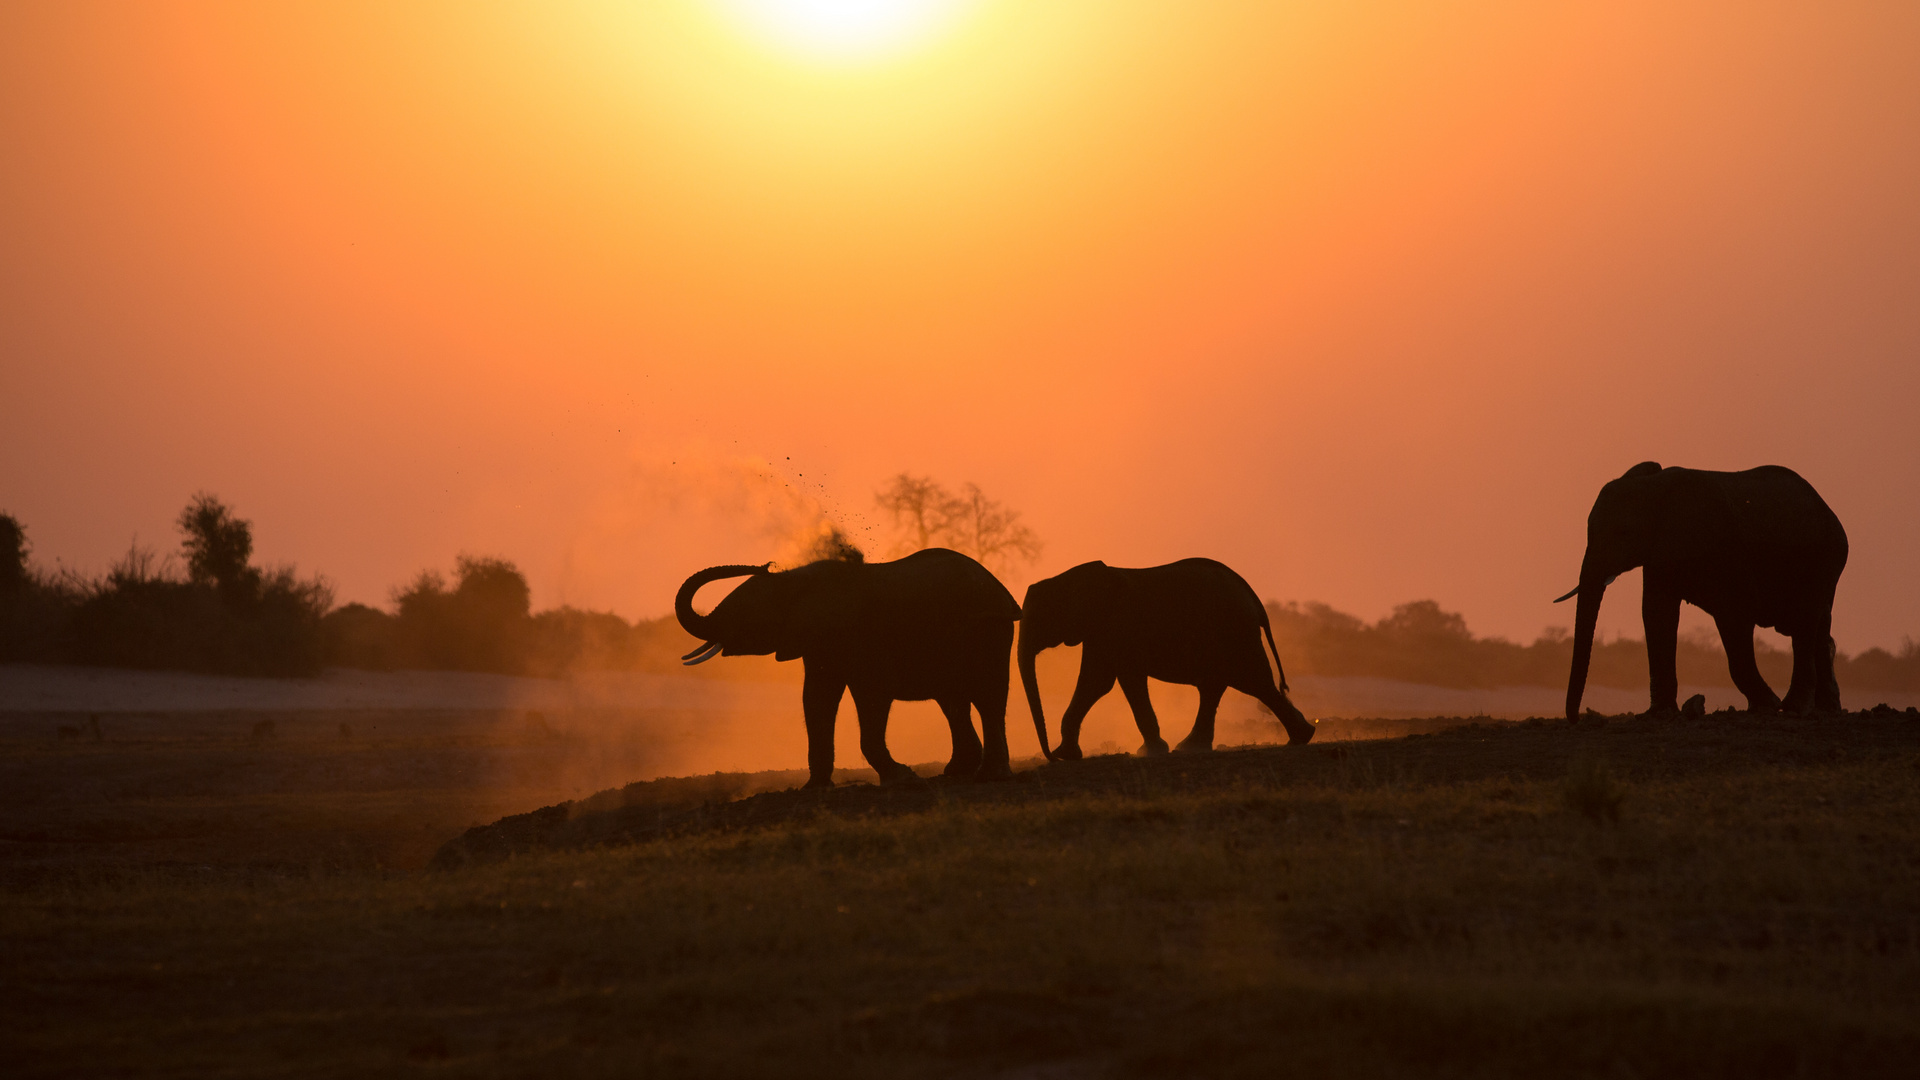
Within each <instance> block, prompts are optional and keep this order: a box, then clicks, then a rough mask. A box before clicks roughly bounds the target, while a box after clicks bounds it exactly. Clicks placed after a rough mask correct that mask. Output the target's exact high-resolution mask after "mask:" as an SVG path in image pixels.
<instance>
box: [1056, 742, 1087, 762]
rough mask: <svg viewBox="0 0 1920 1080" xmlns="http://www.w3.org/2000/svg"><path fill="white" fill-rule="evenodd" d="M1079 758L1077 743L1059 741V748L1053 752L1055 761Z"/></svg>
mask: <svg viewBox="0 0 1920 1080" xmlns="http://www.w3.org/2000/svg"><path fill="white" fill-rule="evenodd" d="M1080 758H1081V754H1080V744H1079V743H1061V744H1060V748H1059V749H1057V750H1055V751H1054V752H1053V759H1054V760H1055V761H1079V760H1080Z"/></svg>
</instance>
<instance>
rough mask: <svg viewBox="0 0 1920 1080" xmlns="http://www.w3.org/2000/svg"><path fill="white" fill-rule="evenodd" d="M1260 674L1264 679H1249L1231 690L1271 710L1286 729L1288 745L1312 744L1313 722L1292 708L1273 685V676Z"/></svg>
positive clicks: (1288, 701)
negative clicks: (1255, 699)
mask: <svg viewBox="0 0 1920 1080" xmlns="http://www.w3.org/2000/svg"><path fill="white" fill-rule="evenodd" d="M1261 674H1262V675H1263V676H1264V677H1263V678H1261V679H1260V680H1259V681H1257V682H1256V681H1253V680H1251V679H1249V680H1247V681H1246V683H1245V685H1242V684H1239V683H1235V684H1233V688H1234V689H1235V690H1238V691H1240V692H1241V693H1243V694H1248V695H1251V696H1253V697H1255V698H1258V699H1259V701H1260V704H1262V705H1265V706H1266V707H1267V708H1268V709H1271V710H1272V711H1273V715H1275V716H1277V717H1279V718H1280V726H1281V727H1284V728H1286V729H1287V743H1288V745H1292V744H1293V743H1309V742H1312V741H1313V733H1314V732H1315V731H1316V730H1318V729H1316V728H1315V727H1314V726H1313V722H1312V721H1311V720H1308V719H1307V718H1306V717H1305V716H1304V715H1302V714H1301V712H1300V710H1299V709H1296V708H1294V707H1293V701H1292V700H1291V699H1289V698H1288V697H1287V692H1286V691H1284V690H1282V689H1280V688H1279V687H1277V686H1275V685H1273V676H1271V675H1267V674H1266V673H1265V672H1262V673H1261Z"/></svg>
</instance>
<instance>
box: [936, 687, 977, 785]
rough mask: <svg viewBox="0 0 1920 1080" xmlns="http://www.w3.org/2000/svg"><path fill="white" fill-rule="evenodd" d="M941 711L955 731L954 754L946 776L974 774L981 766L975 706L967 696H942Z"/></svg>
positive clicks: (948, 761) (948, 724)
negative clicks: (975, 731) (974, 724)
mask: <svg viewBox="0 0 1920 1080" xmlns="http://www.w3.org/2000/svg"><path fill="white" fill-rule="evenodd" d="M940 711H941V712H943V713H945V714H946V716H947V728H948V729H949V730H950V731H952V732H953V756H952V757H951V758H949V759H948V760H947V768H946V771H945V772H944V773H943V774H942V775H945V776H972V775H973V774H974V773H975V772H977V771H978V770H979V768H980V737H979V736H978V735H976V734H974V732H973V707H972V706H971V705H969V704H968V702H967V699H966V698H941V699H940Z"/></svg>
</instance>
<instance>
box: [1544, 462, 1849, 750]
mask: <svg viewBox="0 0 1920 1080" xmlns="http://www.w3.org/2000/svg"><path fill="white" fill-rule="evenodd" d="M1846 565H1847V531H1846V530H1845V529H1843V528H1841V527H1840V519H1839V518H1838V517H1835V516H1834V513H1833V511H1832V510H1831V509H1829V508H1828V506H1827V504H1826V501H1825V500H1823V499H1821V498H1820V493H1819V492H1817V491H1815V490H1813V485H1812V484H1809V483H1807V482H1806V481H1805V480H1803V479H1801V478H1800V476H1799V474H1798V473H1795V472H1794V471H1793V470H1792V469H1786V468H1782V467H1780V466H1778V465H1762V466H1761V467H1759V468H1757V469H1748V470H1746V471H1745V472H1709V471H1706V470H1703V469H1680V468H1666V469H1663V468H1661V467H1660V464H1659V463H1658V462H1654V461H1643V462H1641V463H1640V464H1638V465H1635V466H1634V467H1633V468H1631V469H1628V470H1627V471H1626V473H1625V474H1624V475H1622V476H1621V477H1620V478H1619V479H1618V480H1614V481H1612V482H1611V483H1609V484H1607V485H1606V486H1605V487H1603V488H1601V489H1600V497H1599V498H1597V499H1595V500H1594V502H1593V512H1592V513H1590V514H1588V515H1587V554H1586V557H1585V558H1584V559H1583V560H1582V561H1581V563H1580V584H1579V585H1578V586H1576V587H1575V588H1574V590H1573V591H1572V592H1570V593H1568V594H1567V595H1566V596H1562V597H1560V600H1565V599H1567V598H1568V597H1572V596H1578V597H1579V598H1580V601H1579V604H1578V606H1577V608H1576V610H1575V613H1574V632H1573V670H1572V672H1571V673H1570V674H1569V675H1568V677H1567V717H1568V718H1569V719H1572V718H1575V717H1577V716H1578V715H1579V713H1580V697H1581V695H1582V694H1583V693H1584V692H1585V690H1586V685H1587V666H1588V664H1589V663H1590V662H1591V661H1592V659H1593V632H1594V623H1595V621H1596V620H1597V619H1598V618H1599V617H1600V598H1601V595H1602V594H1603V593H1605V592H1606V588H1607V586H1608V585H1610V584H1612V583H1613V579H1614V578H1616V577H1618V576H1620V575H1621V574H1623V573H1625V572H1627V571H1628V570H1632V569H1633V568H1635V567H1641V568H1642V569H1643V570H1644V574H1643V580H1642V597H1641V601H1640V616H1641V618H1642V619H1643V620H1644V621H1645V624H1646V635H1647V667H1648V669H1649V671H1650V673H1651V681H1652V686H1651V688H1650V690H1651V703H1650V706H1649V712H1652V713H1667V712H1672V711H1674V710H1675V699H1676V698H1677V697H1678V695H1679V687H1680V681H1679V678H1678V677H1677V675H1676V673H1675V670H1674V648H1675V645H1676V640H1675V639H1676V636H1677V634H1678V629H1679V624H1680V602H1681V601H1683V600H1684V601H1686V602H1688V603H1690V604H1693V605H1695V606H1696V607H1699V608H1700V609H1702V610H1704V611H1705V612H1706V613H1707V614H1708V615H1711V616H1713V621H1714V624H1715V625H1716V626H1717V627H1718V628H1719V630H1720V641H1721V643H1722V644H1723V645H1724V646H1725V647H1726V652H1727V668H1728V670H1729V672H1730V673H1731V674H1732V676H1733V684H1734V685H1735V686H1737V687H1739V689H1740V692H1741V693H1742V694H1745V695H1746V697H1747V708H1748V709H1749V710H1750V711H1753V712H1771V711H1773V710H1776V709H1779V708H1781V707H1782V704H1783V703H1782V701H1781V699H1780V698H1778V697H1776V696H1774V693H1773V689H1772V688H1771V687H1769V686H1768V685H1767V683H1766V680H1764V679H1762V678H1761V677H1760V670H1759V668H1758V667H1756V666H1755V665H1754V661H1753V628H1754V627H1756V626H1770V627H1774V628H1777V629H1778V630H1779V631H1780V632H1781V633H1782V634H1785V635H1786V636H1788V637H1790V638H1792V639H1793V684H1792V686H1791V687H1789V688H1788V690H1787V697H1786V701H1785V702H1784V705H1785V707H1786V709H1787V710H1788V711H1790V712H1797V713H1804V712H1810V711H1813V710H1816V709H1817V710H1820V711H1835V712H1837V711H1839V709H1840V684H1839V682H1837V681H1836V680H1835V679H1834V677H1833V593H1834V588H1835V586H1836V585H1838V584H1839V581H1840V571H1841V570H1843V569H1845V567H1846ZM1560 600H1556V601H1554V603H1559V602H1560Z"/></svg>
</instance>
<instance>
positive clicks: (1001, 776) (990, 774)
mask: <svg viewBox="0 0 1920 1080" xmlns="http://www.w3.org/2000/svg"><path fill="white" fill-rule="evenodd" d="M973 779H975V780H978V781H980V782H982V783H991V782H993V781H996V780H1011V779H1013V767H1012V766H1011V765H1009V764H1007V763H1006V762H1004V761H996V762H994V763H993V764H991V765H982V766H980V769H979V771H977V772H975V773H974V774H973Z"/></svg>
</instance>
